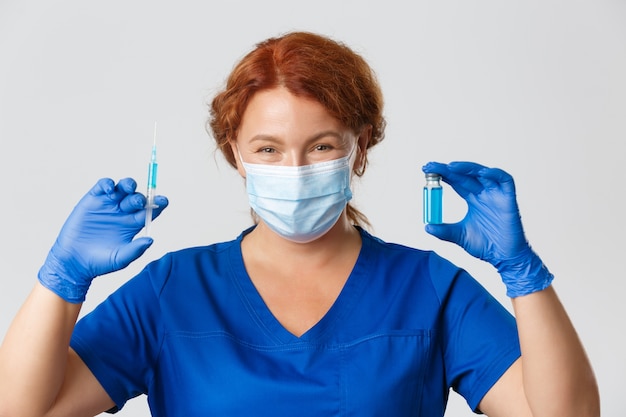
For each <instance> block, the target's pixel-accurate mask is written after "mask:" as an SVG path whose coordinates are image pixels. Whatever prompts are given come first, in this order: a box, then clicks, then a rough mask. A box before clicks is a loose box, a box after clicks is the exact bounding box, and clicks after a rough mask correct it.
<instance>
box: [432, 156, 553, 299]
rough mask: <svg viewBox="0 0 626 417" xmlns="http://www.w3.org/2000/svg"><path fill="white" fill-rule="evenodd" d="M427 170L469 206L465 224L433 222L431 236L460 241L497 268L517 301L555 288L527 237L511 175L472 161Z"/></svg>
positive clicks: (470, 251)
mask: <svg viewBox="0 0 626 417" xmlns="http://www.w3.org/2000/svg"><path fill="white" fill-rule="evenodd" d="M422 170H423V171H424V172H425V173H429V172H430V173H436V174H440V175H441V177H442V179H443V181H445V182H446V183H448V184H450V186H452V188H453V189H454V190H455V191H456V192H457V193H459V195H460V196H461V197H463V198H464V199H465V201H466V202H467V205H468V210H467V214H466V215H465V218H463V220H461V221H460V222H458V223H454V224H439V225H437V224H428V225H426V231H427V232H428V233H430V234H431V235H433V236H436V237H438V238H440V239H443V240H446V241H449V242H453V243H456V244H458V245H459V246H461V247H462V248H463V249H465V250H466V251H467V252H468V253H469V254H471V255H472V256H475V257H477V258H480V259H482V260H485V261H487V262H489V263H490V264H492V265H493V266H495V267H496V269H497V270H498V272H499V273H500V275H501V277H502V280H503V281H504V284H505V285H506V288H507V295H508V296H509V297H511V298H513V297H519V296H522V295H527V294H530V293H533V292H536V291H541V290H543V289H545V288H547V287H548V286H549V285H550V283H551V282H552V279H553V275H552V274H551V273H550V272H549V271H548V269H547V268H546V267H545V266H544V265H543V263H542V262H541V259H539V257H538V256H537V254H535V252H534V251H533V250H532V249H531V247H530V245H529V244H528V241H527V240H526V237H525V236H524V230H523V228H522V221H521V218H520V214H519V209H518V206H517V200H516V197H515V184H514V182H513V177H511V175H509V174H507V173H506V172H504V171H503V170H501V169H497V168H487V167H484V166H482V165H478V164H475V163H472V162H453V163H451V164H448V165H446V164H441V163H437V162H429V163H428V164H426V165H425V166H424V167H423V168H422Z"/></svg>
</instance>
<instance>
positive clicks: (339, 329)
mask: <svg viewBox="0 0 626 417" xmlns="http://www.w3.org/2000/svg"><path fill="white" fill-rule="evenodd" d="M249 230H250V229H248V230H247V231H244V232H243V233H242V234H241V235H240V236H239V237H238V238H237V239H236V240H233V241H230V242H225V243H218V244H215V245H211V246H205V247H198V248H189V249H184V250H181V251H179V252H175V253H170V254H167V255H165V256H164V257H163V258H161V259H159V260H157V261H154V262H152V263H150V264H149V265H148V266H147V267H146V268H145V269H144V270H143V271H142V272H141V273H140V274H139V275H137V276H136V277H135V278H133V279H132V280H130V281H129V282H127V283H126V284H125V285H124V286H122V287H121V288H120V289H119V290H118V291H116V292H115V293H114V294H112V295H111V296H110V297H109V298H108V299H107V300H105V301H104V302H103V303H102V304H101V305H99V306H98V307H97V308H96V309H95V310H94V311H93V312H91V313H90V314H88V315H87V316H85V317H84V318H83V319H81V320H80V321H79V323H78V324H77V325H76V329H75V331H74V334H73V337H72V340H71V347H72V348H73V349H74V350H75V351H76V352H77V353H78V354H79V356H80V357H81V358H82V359H83V361H84V362H85V363H86V365H87V366H88V367H89V368H90V369H91V371H92V372H93V373H94V375H95V376H96V378H97V379H98V380H99V381H100V383H101V384H102V386H103V387H104V389H105V390H106V391H107V393H108V394H109V395H110V396H111V398H112V399H113V400H114V401H115V403H116V404H117V408H121V407H122V406H123V405H124V404H125V402H126V401H127V400H128V399H130V398H133V397H135V396H137V395H140V394H147V395H148V403H149V405H150V409H151V412H152V415H153V416H159V417H161V416H175V415H180V416H186V417H193V416H203V417H204V416H209V415H220V416H222V415H223V416H250V415H254V416H273V417H277V416H294V415H297V416H299V417H304V416H316V417H319V416H349V415H350V416H360V417H363V416H389V415H393V416H396V417H403V416H425V417H435V416H442V415H443V414H444V411H445V406H446V402H447V398H448V392H449V389H450V388H453V389H455V390H456V391H458V392H459V393H460V394H461V395H463V396H464V397H465V398H466V400H467V402H468V404H469V406H470V407H471V408H472V409H476V407H477V406H478V404H479V402H480V400H481V399H482V397H483V396H484V395H485V393H486V392H487V391H488V390H489V388H490V387H491V386H492V385H493V384H494V383H495V382H496V381H497V380H498V378H499V377H500V376H501V375H502V374H503V373H504V372H505V371H506V369H508V367H509V366H510V365H511V364H512V363H513V362H514V361H515V360H516V359H517V358H518V357H519V356H520V350H519V341H518V336H517V329H516V325H515V320H514V318H513V317H512V316H511V315H510V313H509V312H508V311H507V310H506V309H505V308H504V307H503V306H502V305H500V304H499V303H498V302H497V301H496V300H495V299H494V298H493V297H492V296H491V295H490V294H489V293H488V292H487V291H486V290H485V289H484V288H483V287H482V286H481V285H480V284H479V283H478V282H476V281H475V280H474V279H473V278H472V277H471V276H470V275H469V274H467V273H466V272H465V271H464V270H462V269H460V268H457V267H455V266H454V265H452V264H451V263H450V262H448V261H446V260H445V259H443V258H441V257H439V256H438V255H436V254H435V253H434V252H429V251H420V250H416V249H412V248H408V247H405V246H401V245H397V244H390V243H385V242H383V241H381V240H380V239H378V238H375V237H373V236H371V235H370V234H369V233H367V232H366V231H364V230H362V229H359V230H360V233H361V236H362V241H363V245H362V248H361V252H360V254H359V257H358V259H357V262H356V264H355V266H354V269H353V271H352V273H351V274H350V277H349V278H348V280H347V282H346V284H345V286H344V288H343V289H342V291H341V293H340V294H339V296H338V298H337V300H336V301H335V303H334V304H333V306H332V307H331V308H330V310H329V311H328V312H327V314H326V315H325V316H324V317H323V318H322V319H321V320H320V321H319V322H318V323H317V324H316V325H315V326H314V327H312V328H311V329H310V330H309V331H307V332H306V333H305V334H303V335H302V336H301V337H296V336H295V335H293V334H291V333H290V332H289V331H287V330H286V329H285V328H284V327H283V326H282V325H281V324H280V322H279V321H278V320H276V318H275V317H274V316H273V315H272V313H271V312H270V310H269V309H268V308H267V306H266V305H265V303H264V302H263V299H262V298H261V296H260V295H259V293H258V292H257V290H256V288H255V287H254V285H253V283H252V281H251V280H250V277H249V276H248V274H247V273H246V270H245V267H244V263H243V258H242V254H241V240H242V238H243V236H244V235H245V234H246V233H247V232H248V231H249Z"/></svg>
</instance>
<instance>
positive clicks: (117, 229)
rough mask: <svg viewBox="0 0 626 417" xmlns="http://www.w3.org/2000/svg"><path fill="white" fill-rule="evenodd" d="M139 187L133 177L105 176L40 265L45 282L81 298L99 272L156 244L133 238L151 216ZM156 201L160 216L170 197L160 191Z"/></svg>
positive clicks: (71, 297) (60, 292) (74, 300)
mask: <svg viewBox="0 0 626 417" xmlns="http://www.w3.org/2000/svg"><path fill="white" fill-rule="evenodd" d="M136 187H137V183H136V182H135V180H133V179H132V178H125V179H122V180H120V181H119V182H118V183H117V184H115V182H114V181H113V180H111V179H109V178H103V179H101V180H99V181H98V182H97V183H96V185H95V186H94V187H93V188H92V189H91V190H90V191H89V192H88V193H87V194H86V195H85V196H84V197H83V198H82V199H81V200H80V201H79V202H78V204H77V205H76V207H74V210H73V211H72V213H71V214H70V216H69V217H68V219H67V220H66V222H65V224H64V225H63V228H62V229H61V232H60V233H59V236H58V237H57V239H56V242H55V243H54V245H53V246H52V249H51V250H50V252H49V254H48V257H47V258H46V261H45V263H44V264H43V266H42V267H41V269H40V270H39V275H38V277H39V281H40V282H41V284H42V285H43V286H44V287H46V288H48V289H49V290H51V291H52V292H54V293H55V294H57V295H58V296H60V297H61V298H63V299H64V300H66V301H68V302H71V303H80V302H82V301H84V300H85V295H86V293H87V290H88V289H89V286H90V284H91V281H92V280H93V279H94V278H95V277H97V276H99V275H104V274H107V273H109V272H113V271H117V270H119V269H123V268H125V267H126V266H128V265H129V264H130V263H131V262H132V261H134V260H135V259H137V258H139V257H140V256H141V255H142V254H143V253H144V252H145V251H146V249H148V247H150V245H152V242H153V240H152V238H150V237H139V238H137V239H135V240H133V238H134V237H135V235H136V234H137V233H139V231H140V230H141V229H142V228H143V227H144V224H145V216H146V210H145V209H144V206H145V204H146V198H145V197H144V196H143V195H142V194H140V193H137V192H136V191H135V190H136ZM155 204H156V205H158V208H155V209H154V210H153V217H154V218H156V217H157V216H158V215H159V214H160V213H161V212H162V211H163V209H165V208H166V207H167V205H168V200H167V198H166V197H164V196H156V197H155Z"/></svg>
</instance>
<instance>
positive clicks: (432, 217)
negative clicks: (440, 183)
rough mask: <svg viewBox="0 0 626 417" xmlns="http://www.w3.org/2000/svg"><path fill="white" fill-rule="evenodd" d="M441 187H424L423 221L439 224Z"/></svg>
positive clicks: (440, 220)
mask: <svg viewBox="0 0 626 417" xmlns="http://www.w3.org/2000/svg"><path fill="white" fill-rule="evenodd" d="M442 198H443V189H442V188H441V187H436V188H430V187H424V223H426V224H428V223H431V224H441V223H442V222H443V216H442V212H443V204H442Z"/></svg>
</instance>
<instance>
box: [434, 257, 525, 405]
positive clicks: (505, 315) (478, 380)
mask: <svg viewBox="0 0 626 417" xmlns="http://www.w3.org/2000/svg"><path fill="white" fill-rule="evenodd" d="M451 267H452V268H454V269H455V270H456V272H455V273H450V271H451V270H450V268H451ZM431 274H432V276H433V277H434V278H433V282H434V283H435V287H436V291H437V293H438V295H439V297H440V301H441V303H442V311H443V316H444V317H443V323H444V331H443V346H444V348H443V349H444V352H443V355H444V364H445V365H444V366H445V372H446V382H447V384H448V386H450V387H452V388H453V389H454V390H455V391H456V392H458V393H459V394H461V395H462V396H463V397H464V398H465V399H466V401H467V403H468V405H469V406H470V407H471V408H472V410H474V411H478V410H477V408H478V404H479V403H480V401H481V400H482V398H483V397H484V396H485V394H486V393H487V392H488V391H489V389H490V388H491V387H492V386H493V385H494V384H495V383H496V382H497V381H498V379H500V377H501V376H502V375H503V374H504V373H505V372H506V370H507V369H508V368H509V367H510V366H511V365H512V364H513V362H515V360H517V359H518V358H519V357H520V355H521V351H520V347H519V336H518V333H517V325H516V322H515V318H514V317H513V316H512V315H511V313H509V311H507V310H506V309H505V308H504V306H503V305H502V304H500V303H499V302H498V301H497V300H496V299H495V298H494V297H493V296H492V295H491V294H489V292H488V291H487V290H486V289H485V288H484V287H483V286H481V285H480V284H479V283H478V282H477V281H476V280H475V279H474V278H472V277H471V276H470V275H469V274H468V273H467V272H466V271H464V270H462V269H458V268H456V267H453V266H452V265H451V264H449V263H447V261H442V260H440V261H438V262H434V263H431ZM442 276H443V277H445V276H447V277H449V278H448V279H438V277H442ZM446 281H447V282H446Z"/></svg>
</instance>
